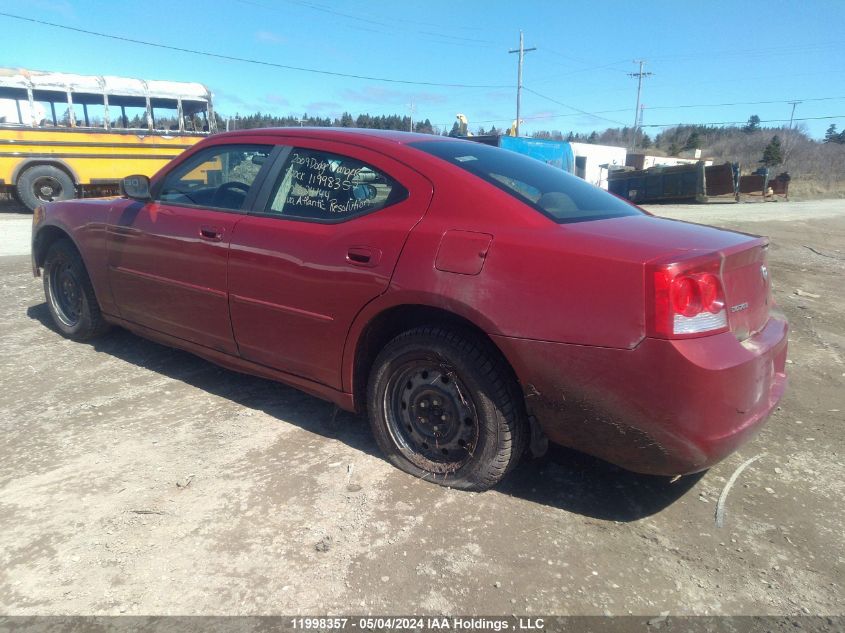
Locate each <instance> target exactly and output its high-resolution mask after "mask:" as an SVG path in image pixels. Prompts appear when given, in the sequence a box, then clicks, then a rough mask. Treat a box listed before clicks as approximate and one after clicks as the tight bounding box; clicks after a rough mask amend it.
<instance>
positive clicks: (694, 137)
mask: <svg viewBox="0 0 845 633" xmlns="http://www.w3.org/2000/svg"><path fill="white" fill-rule="evenodd" d="M684 149H701V135H700V134H699V133H698V132H693V133H692V134H690V135H689V136H688V137H687V142H686V143H685V144H684Z"/></svg>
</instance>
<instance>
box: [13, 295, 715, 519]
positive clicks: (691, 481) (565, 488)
mask: <svg viewBox="0 0 845 633" xmlns="http://www.w3.org/2000/svg"><path fill="white" fill-rule="evenodd" d="M27 316H29V317H30V318H31V319H33V320H35V321H38V322H39V323H41V324H42V325H43V326H45V327H47V328H49V329H51V330H52V331H54V332H56V334H57V335H59V333H58V331H57V330H56V329H55V327H54V325H53V321H52V319H51V317H50V313H49V311H48V309H47V304H46V303H42V304H39V305H36V306H32V307H30V308H29V309H28V310H27ZM89 344H90V345H92V346H93V347H94V349H96V350H97V351H98V352H103V353H105V354H109V355H111V356H114V357H116V358H120V359H121V360H123V361H126V362H128V363H132V364H133V365H137V366H139V367H143V368H145V369H148V370H151V371H155V372H157V373H159V374H162V375H163V376H167V377H168V378H171V379H173V380H179V381H182V382H184V383H186V384H189V385H191V386H193V387H196V388H198V389H202V390H204V391H207V392H209V393H213V394H215V395H217V396H220V397H223V398H226V399H228V400H231V401H232V402H235V403H236V404H239V405H241V406H245V407H250V408H252V409H258V410H260V411H263V412H264V413H267V414H268V415H270V416H272V417H274V418H277V419H280V420H284V421H286V422H289V423H291V424H295V425H297V426H299V427H300V428H303V429H305V430H307V431H310V432H312V433H316V434H318V435H322V436H324V437H329V438H332V439H337V440H339V441H342V442H344V443H345V444H347V445H348V446H351V447H353V448H355V449H357V450H360V451H362V452H364V453H367V454H369V455H375V456H380V454H379V451H378V447H377V446H376V443H375V440H374V439H373V438H372V435H371V434H370V429H369V425H368V423H367V420H366V418H365V417H364V416H361V415H355V414H352V413H348V412H346V411H339V410H337V411H336V410H335V408H334V406H333V405H332V404H330V403H328V402H324V401H322V400H320V399H318V398H315V397H312V396H309V395H307V394H305V393H303V392H301V391H298V390H296V389H293V388H291V387H287V386H285V385H282V384H279V383H276V382H273V381H270V380H265V379H263V378H257V377H254V376H248V375H245V374H239V373H237V372H234V371H230V370H228V369H224V368H222V367H218V366H217V365H214V364H212V363H210V362H207V361H205V360H203V359H201V358H199V357H197V356H194V355H193V354H190V353H188V352H183V351H180V350H176V349H172V348H169V347H165V346H162V345H159V344H158V343H154V342H152V341H148V340H145V339H143V338H140V337H138V336H135V335H134V334H131V333H129V332H128V331H126V330H123V329H119V328H115V329H113V330H112V331H111V332H110V333H109V334H107V335H105V336H103V337H101V338H99V339H97V340H96V341H92V342H91V343H89ZM701 476H702V474H701V473H699V474H696V475H688V476H686V477H682V478H681V479H679V480H677V481H675V482H674V483H673V482H671V481H670V480H669V479H668V478H666V477H653V476H648V475H639V474H636V473H631V472H629V471H626V470H623V469H621V468H618V467H616V466H613V465H612V464H609V463H607V462H604V461H601V460H599V459H596V458H594V457H591V456H589V455H585V454H583V453H579V452H577V451H574V450H570V449H566V448H562V447H557V446H552V447H551V448H550V449H549V452H548V454H547V455H546V456H545V457H544V458H542V459H536V460H528V459H527V460H525V461H524V462H523V463H522V464H521V465H520V466H519V467H518V468H517V469H515V470H514V471H513V472H512V473H510V474H509V475H508V477H507V478H506V479H505V480H504V481H503V482H502V483H501V484H500V485H499V486H498V487H497V490H498V491H499V492H500V493H503V494H507V495H511V496H514V497H519V498H523V499H527V500H529V501H532V502H534V503H539V504H542V505H546V506H550V507H553V508H558V509H561V510H565V511H567V512H574V513H577V514H581V515H585V516H589V517H593V518H597V519H604V520H609V521H622V522H627V521H636V520H638V519H642V518H644V517H647V516H650V515H653V514H655V513H657V512H660V511H661V510H663V509H664V508H666V507H667V506H669V505H671V504H672V503H674V502H675V501H676V500H678V499H679V498H680V497H682V496H683V495H684V494H685V493H686V492H688V491H689V490H690V489H691V488H692V487H693V486H694V485H695V483H696V482H697V481H698V480H699V479H700V478H701Z"/></svg>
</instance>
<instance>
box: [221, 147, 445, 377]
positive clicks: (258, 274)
mask: <svg viewBox="0 0 845 633" xmlns="http://www.w3.org/2000/svg"><path fill="white" fill-rule="evenodd" d="M277 160H278V163H277V173H276V175H275V177H271V176H268V179H267V181H266V183H265V184H264V186H263V187H262V193H261V195H259V200H258V203H257V209H256V210H254V211H253V212H251V213H250V215H249V216H248V217H246V218H245V219H244V220H243V221H242V222H240V223H238V224H237V226H236V227H235V230H234V233H233V235H232V241H231V248H230V254H229V293H230V294H229V301H230V312H231V316H232V328H233V330H234V333H235V339H236V340H237V344H238V348H239V351H240V354H241V356H243V357H244V358H247V359H249V360H252V361H255V362H257V363H261V364H263V365H267V366H270V367H273V368H276V369H280V370H282V371H286V372H289V373H292V374H296V375H298V376H302V377H305V378H309V379H311V380H314V381H318V382H321V383H323V384H326V385H329V386H331V387H334V388H337V389H340V388H341V379H340V366H341V359H342V354H343V345H344V342H345V338H346V334H347V332H348V330H349V327H350V325H351V323H352V320H353V319H354V317H355V315H356V314H357V313H358V311H359V310H361V308H363V307H364V305H366V304H367V303H368V302H369V301H370V300H372V299H373V298H375V297H377V296H378V295H379V294H381V293H383V292H384V291H385V290H386V289H387V286H388V284H389V282H390V278H391V275H392V274H393V270H394V267H395V265H396V262H397V260H398V258H399V255H400V253H401V251H402V248H403V246H404V244H405V240H406V238H407V236H408V233H409V232H410V231H411V229H412V228H413V227H414V225H415V224H416V223H417V222H419V220H420V219H421V218H422V216H423V215H424V214H425V212H426V209H427V208H428V205H429V202H430V200H431V195H432V186H431V183H430V182H429V181H428V180H427V179H426V178H424V177H423V176H421V175H420V174H419V173H417V172H416V171H414V170H413V169H411V168H409V167H407V166H406V165H404V164H402V163H399V162H398V161H395V160H392V159H391V158H389V157H387V156H385V155H383V154H380V153H377V152H375V151H371V150H368V149H364V148H362V147H358V146H352V145H347V144H344V143H337V142H328V141H317V140H313V141H312V140H308V141H304V140H303V139H297V140H296V146H295V147H291V148H289V149H288V150H287V152H286V153H285V154H283V155H281V156H280V157H279V158H278V159H277ZM274 173H275V172H274Z"/></svg>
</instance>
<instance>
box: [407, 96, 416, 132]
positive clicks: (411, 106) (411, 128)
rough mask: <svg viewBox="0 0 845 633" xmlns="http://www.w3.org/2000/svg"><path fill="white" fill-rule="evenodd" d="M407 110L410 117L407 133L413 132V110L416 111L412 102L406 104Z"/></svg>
mask: <svg viewBox="0 0 845 633" xmlns="http://www.w3.org/2000/svg"><path fill="white" fill-rule="evenodd" d="M408 110H410V112H411V117H410V118H411V120H410V123H408V131H409V132H413V131H414V110H416V104H414V102H413V101H411V103H409V104H408Z"/></svg>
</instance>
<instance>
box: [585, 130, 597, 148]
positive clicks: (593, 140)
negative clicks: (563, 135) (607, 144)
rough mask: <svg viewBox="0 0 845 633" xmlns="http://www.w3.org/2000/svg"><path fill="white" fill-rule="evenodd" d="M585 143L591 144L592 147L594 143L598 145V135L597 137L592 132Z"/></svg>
mask: <svg viewBox="0 0 845 633" xmlns="http://www.w3.org/2000/svg"><path fill="white" fill-rule="evenodd" d="M587 142H588V143H591V144H593V145H595V144H596V143H598V142H599V135H598V134H596V133H595V132H593V133H592V134H590V136H589V137H588V138H587Z"/></svg>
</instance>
